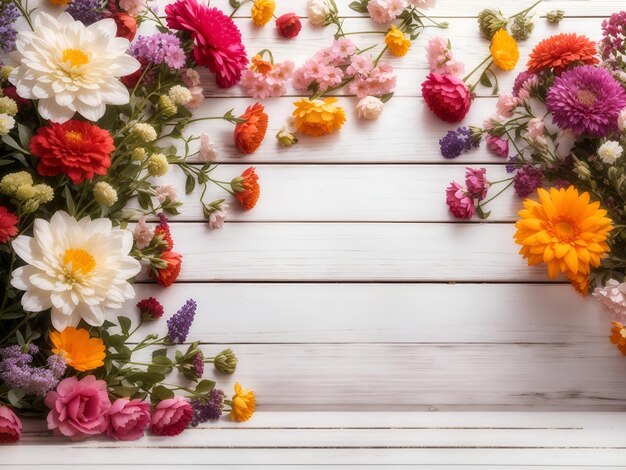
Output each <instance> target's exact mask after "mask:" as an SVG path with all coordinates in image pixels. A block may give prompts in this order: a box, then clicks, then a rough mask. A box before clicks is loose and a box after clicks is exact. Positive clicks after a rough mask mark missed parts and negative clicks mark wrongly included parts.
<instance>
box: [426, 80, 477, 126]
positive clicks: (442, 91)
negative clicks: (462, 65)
mask: <svg viewBox="0 0 626 470" xmlns="http://www.w3.org/2000/svg"><path fill="white" fill-rule="evenodd" d="M422 95H423V96H424V101H426V105H427V106H428V108H429V109H430V110H431V111H432V112H433V113H434V114H435V116H437V117H438V118H439V119H441V120H443V121H446V122H451V123H454V122H459V121H461V120H462V119H463V118H464V117H465V115H466V114H467V112H468V111H469V109H470V105H471V94H470V91H469V88H467V85H466V84H465V83H464V82H463V81H462V80H460V79H458V78H456V77H454V76H452V75H439V74H438V73H431V74H429V75H428V76H427V77H426V80H425V81H424V83H422Z"/></svg>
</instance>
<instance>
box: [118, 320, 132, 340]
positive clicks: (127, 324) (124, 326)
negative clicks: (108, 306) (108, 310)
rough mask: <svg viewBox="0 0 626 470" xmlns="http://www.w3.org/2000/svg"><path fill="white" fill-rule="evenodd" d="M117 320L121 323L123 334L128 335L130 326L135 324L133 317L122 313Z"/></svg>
mask: <svg viewBox="0 0 626 470" xmlns="http://www.w3.org/2000/svg"><path fill="white" fill-rule="evenodd" d="M117 321H118V323H119V325H120V328H121V329H122V334H123V335H124V336H128V334H129V333H130V327H131V326H132V324H133V322H132V321H131V319H130V318H128V317H124V316H121V315H120V316H119V317H117Z"/></svg>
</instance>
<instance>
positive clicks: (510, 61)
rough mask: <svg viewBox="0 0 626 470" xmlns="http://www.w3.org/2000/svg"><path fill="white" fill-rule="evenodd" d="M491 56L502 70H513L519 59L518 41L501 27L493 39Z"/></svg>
mask: <svg viewBox="0 0 626 470" xmlns="http://www.w3.org/2000/svg"><path fill="white" fill-rule="evenodd" d="M489 50H490V52H491V58H492V59H493V62H494V63H495V64H496V65H497V66H498V67H500V68H501V69H502V70H513V69H514V68H515V66H516V65H517V61H518V60H519V48H518V47H517V42H516V41H515V39H513V38H512V37H511V35H510V34H509V33H507V32H506V30H505V29H500V30H498V31H497V32H496V34H494V35H493V39H492V40H491V47H490V48H489Z"/></svg>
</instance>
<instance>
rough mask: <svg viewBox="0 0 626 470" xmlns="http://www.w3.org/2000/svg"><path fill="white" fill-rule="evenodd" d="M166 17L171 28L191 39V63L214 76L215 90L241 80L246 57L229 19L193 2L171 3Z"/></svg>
mask: <svg viewBox="0 0 626 470" xmlns="http://www.w3.org/2000/svg"><path fill="white" fill-rule="evenodd" d="M165 14H166V18H167V25H168V26H169V27H170V28H172V29H175V30H178V31H186V32H187V33H189V34H190V35H191V38H192V39H193V42H194V48H193V58H194V60H195V61H196V62H197V63H198V65H202V66H205V67H208V68H209V70H210V71H211V72H213V73H214V74H215V79H216V81H217V84H218V86H220V87H222V88H227V87H231V86H233V85H234V84H235V83H237V82H238V81H239V80H240V79H241V74H242V72H243V71H244V70H245V68H246V65H247V64H248V57H247V56H246V49H245V47H244V46H243V43H242V42H241V33H240V32H239V28H237V26H236V25H235V23H234V22H233V20H232V19H231V18H229V17H228V16H226V15H225V14H224V13H222V12H221V11H220V10H218V9H217V8H210V7H208V6H207V5H200V4H198V2H197V1H196V0H178V1H177V2H176V3H171V4H169V5H168V6H166V7H165Z"/></svg>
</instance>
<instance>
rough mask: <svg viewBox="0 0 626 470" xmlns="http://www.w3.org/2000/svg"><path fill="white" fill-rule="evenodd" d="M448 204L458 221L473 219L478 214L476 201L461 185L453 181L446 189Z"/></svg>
mask: <svg viewBox="0 0 626 470" xmlns="http://www.w3.org/2000/svg"><path fill="white" fill-rule="evenodd" d="M446 204H448V208H449V209H450V212H452V215H454V217H456V218H457V219H471V218H472V216H473V215H474V213H475V212H476V207H475V206H474V199H472V197H471V196H470V195H469V194H468V192H467V191H466V190H465V188H463V186H461V185H460V184H459V183H456V182H455V181H452V182H451V183H450V186H448V187H447V188H446Z"/></svg>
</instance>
